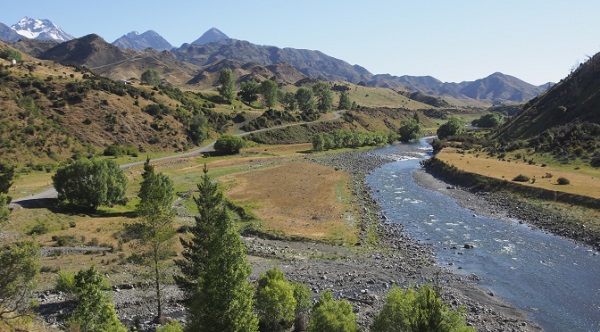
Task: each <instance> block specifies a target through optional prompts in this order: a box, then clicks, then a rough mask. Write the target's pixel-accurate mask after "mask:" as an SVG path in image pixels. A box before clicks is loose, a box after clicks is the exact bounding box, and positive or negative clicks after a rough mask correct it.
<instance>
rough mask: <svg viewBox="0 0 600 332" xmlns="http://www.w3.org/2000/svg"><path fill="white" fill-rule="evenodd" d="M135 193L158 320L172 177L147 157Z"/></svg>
mask: <svg viewBox="0 0 600 332" xmlns="http://www.w3.org/2000/svg"><path fill="white" fill-rule="evenodd" d="M142 178H143V179H144V180H143V181H142V184H141V187H140V191H139V193H138V197H139V198H140V203H139V204H138V206H137V212H138V215H139V216H140V217H141V220H142V221H141V226H142V227H141V229H143V232H142V234H141V242H142V244H144V245H145V247H146V248H147V253H148V254H149V257H150V258H151V260H152V274H153V277H154V285H155V290H156V306H157V316H156V318H157V321H160V320H161V317H162V302H161V281H163V280H164V279H165V271H164V268H163V266H162V264H161V261H162V260H164V259H166V258H167V257H168V256H169V254H170V253H171V251H172V250H173V241H172V239H173V235H175V229H174V228H173V211H172V208H171V206H172V204H173V199H174V197H175V196H174V193H175V189H174V186H173V181H172V180H171V179H170V178H169V177H168V176H166V175H164V174H162V173H158V174H156V173H155V172H154V167H153V166H152V165H150V160H149V159H147V160H146V162H145V163H144V173H143V174H142Z"/></svg>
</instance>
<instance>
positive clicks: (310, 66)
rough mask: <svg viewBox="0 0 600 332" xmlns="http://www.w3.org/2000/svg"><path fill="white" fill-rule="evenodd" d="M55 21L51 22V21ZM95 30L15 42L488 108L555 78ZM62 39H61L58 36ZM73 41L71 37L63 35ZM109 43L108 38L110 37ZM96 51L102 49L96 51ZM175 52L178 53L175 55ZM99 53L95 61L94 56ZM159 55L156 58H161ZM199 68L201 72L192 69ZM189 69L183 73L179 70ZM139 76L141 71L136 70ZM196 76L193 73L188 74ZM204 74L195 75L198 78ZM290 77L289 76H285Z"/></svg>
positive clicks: (67, 54) (100, 63) (37, 52)
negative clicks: (472, 76) (380, 67)
mask: <svg viewBox="0 0 600 332" xmlns="http://www.w3.org/2000/svg"><path fill="white" fill-rule="evenodd" d="M50 23H51V22H50ZM3 36H4V37H5V40H7V41H13V42H14V41H15V39H14V36H9V35H4V34H3V35H0V37H3ZM91 36H95V35H88V36H84V37H81V38H78V39H80V41H77V42H74V43H68V42H67V43H68V44H69V46H68V47H67V48H66V49H65V48H64V47H63V48H59V49H57V50H54V51H53V52H50V53H47V54H42V53H45V52H48V51H49V50H48V48H47V46H48V45H47V44H46V45H41V44H32V43H31V42H30V43H21V44H20V45H18V43H17V44H15V47H17V48H19V49H21V50H22V51H24V52H28V53H29V54H30V55H33V56H40V57H42V58H46V59H52V60H55V61H59V62H61V63H63V64H76V63H79V64H87V66H88V67H90V68H96V67H101V68H103V70H102V71H96V72H97V73H99V74H102V75H108V76H109V77H111V78H113V79H124V77H123V76H124V75H119V72H123V71H125V72H131V67H132V66H131V65H130V64H129V65H127V68H121V67H120V66H119V65H120V63H121V61H126V60H128V61H137V60H138V59H139V58H146V57H154V56H153V55H152V54H151V53H152V50H157V51H166V52H168V53H169V54H167V55H163V57H164V58H172V59H177V60H178V62H173V61H170V62H168V63H167V64H166V65H165V64H161V63H143V64H141V65H139V66H140V67H144V66H145V65H148V66H158V67H159V68H160V67H162V71H163V73H166V72H175V74H173V75H171V77H172V79H173V81H172V83H174V84H177V85H179V86H180V85H182V84H184V83H185V82H187V81H189V80H190V79H192V78H193V77H196V76H199V75H202V73H203V71H202V69H198V68H200V67H202V68H204V67H210V66H213V65H216V64H217V63H219V62H221V61H223V60H232V61H237V62H240V63H242V64H255V65H260V66H263V67H268V66H272V65H279V64H284V63H285V64H287V65H289V66H291V67H292V68H294V69H295V70H296V71H299V72H300V73H302V74H303V75H305V76H306V77H309V78H312V79H318V80H329V81H347V82H349V83H353V84H357V85H365V86H372V87H381V88H389V89H394V90H396V91H409V92H418V93H422V94H425V95H429V96H433V97H439V98H443V99H444V100H445V101H446V102H448V103H450V104H452V105H455V106H475V107H484V106H489V105H491V104H499V103H519V102H525V101H528V100H529V99H531V98H533V97H535V96H536V95H538V94H540V93H542V92H544V91H545V90H547V88H548V87H549V86H551V85H552V83H548V84H545V85H542V86H534V85H531V84H529V83H526V82H524V81H522V80H519V79H518V78H516V77H513V76H510V75H506V74H502V73H493V74H491V75H489V76H488V77H485V78H482V79H478V80H475V81H464V82H460V83H448V82H441V81H439V80H438V79H436V78H434V77H431V76H392V75H388V74H377V75H375V74H372V73H371V72H369V71H368V70H367V69H366V68H364V67H361V66H360V65H351V64H349V63H347V62H346V61H343V60H340V59H336V58H334V57H331V56H329V55H327V54H324V53H322V52H320V51H318V50H307V49H294V48H278V47H275V46H265V45H257V44H253V43H251V42H248V41H244V40H237V39H234V38H230V37H229V36H227V35H226V34H225V33H223V32H222V31H220V30H219V29H217V28H211V29H209V30H208V31H206V32H205V33H204V34H202V35H201V36H200V37H199V38H198V39H196V40H195V41H193V42H191V43H189V44H188V43H185V44H183V45H181V47H172V45H171V44H170V43H169V42H168V41H167V40H165V39H164V38H163V37H162V36H160V35H159V34H158V33H156V32H155V31H152V30H149V31H146V32H144V33H142V34H139V33H137V32H135V31H133V32H130V33H127V34H125V35H123V36H122V37H120V38H119V39H117V40H115V41H114V42H113V43H112V45H113V46H117V47H119V48H120V49H121V50H122V51H124V53H123V54H119V53H118V52H116V51H115V50H114V49H111V48H110V47H107V46H106V45H100V44H99V43H98V41H97V40H96V39H101V38H100V37H99V36H95V37H93V38H92V37H91ZM54 40H58V39H54ZM58 41H60V42H65V41H69V39H68V38H65V39H62V40H58ZM90 43H93V44H94V46H92V45H90ZM104 43H105V42H104ZM128 50H129V51H133V50H137V51H139V52H143V51H146V53H150V54H140V53H135V52H127V51H128ZM90 51H93V52H96V53H98V54H95V55H91V54H89V53H90ZM171 53H172V55H171ZM92 57H93V58H95V59H94V61H92V59H91V58H92ZM155 58H156V57H155ZM190 70H191V71H194V70H195V72H193V73H192V72H190ZM182 71H183V72H185V73H186V74H185V75H184V76H182V77H179V74H178V73H181V72H182ZM130 76H135V75H130ZM187 76H191V77H187ZM197 80H198V79H194V81H197ZM282 80H283V81H285V78H283V79H282Z"/></svg>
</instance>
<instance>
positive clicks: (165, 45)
mask: <svg viewBox="0 0 600 332" xmlns="http://www.w3.org/2000/svg"><path fill="white" fill-rule="evenodd" d="M112 44H113V45H115V46H117V47H120V48H133V49H136V50H144V49H146V48H148V47H151V48H153V49H155V50H159V51H163V50H170V49H172V48H173V45H171V44H170V43H169V42H168V41H166V40H165V39H164V38H163V37H162V36H161V35H159V34H158V33H156V32H155V31H153V30H148V31H146V32H144V33H142V34H140V33H138V32H137V31H132V32H130V33H128V34H126V35H123V36H121V37H120V38H119V39H117V40H115V41H114V42H112Z"/></svg>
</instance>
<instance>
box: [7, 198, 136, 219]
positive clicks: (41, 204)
mask: <svg viewBox="0 0 600 332" xmlns="http://www.w3.org/2000/svg"><path fill="white" fill-rule="evenodd" d="M11 205H13V206H14V205H17V206H20V207H21V208H23V209H48V210H50V211H51V212H52V213H56V214H67V215H87V216H90V217H93V218H112V217H124V218H136V217H137V214H136V213H135V212H134V211H125V212H117V211H105V210H97V211H90V210H89V209H84V208H81V207H78V206H74V205H69V204H61V203H59V201H58V199H56V198H38V199H24V200H21V201H19V202H13V203H11Z"/></svg>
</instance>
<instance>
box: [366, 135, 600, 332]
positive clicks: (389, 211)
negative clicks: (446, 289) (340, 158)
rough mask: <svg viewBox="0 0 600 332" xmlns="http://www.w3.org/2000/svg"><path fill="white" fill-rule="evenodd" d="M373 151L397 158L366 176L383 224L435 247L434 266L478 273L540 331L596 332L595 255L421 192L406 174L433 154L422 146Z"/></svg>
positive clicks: (599, 282)
mask: <svg viewBox="0 0 600 332" xmlns="http://www.w3.org/2000/svg"><path fill="white" fill-rule="evenodd" d="M374 153H377V154H385V155H393V156H395V157H396V159H397V160H398V161H396V162H393V163H389V164H387V165H385V166H383V167H381V168H379V169H377V170H376V171H374V172H373V173H371V174H370V175H369V176H368V177H367V181H368V183H369V185H370V186H371V188H372V189H373V192H374V195H375V197H376V198H377V199H378V200H379V201H380V203H381V206H382V208H383V210H384V212H385V214H386V215H387V217H388V219H389V221H391V222H398V223H401V224H403V226H404V229H405V231H406V232H407V233H408V234H410V235H411V236H412V237H414V238H416V239H419V240H421V241H422V242H426V243H431V244H433V246H434V249H435V252H436V260H437V263H438V265H439V266H442V267H444V268H448V269H450V270H453V271H454V272H456V273H458V274H461V275H470V274H475V275H477V276H478V277H479V278H481V281H480V282H479V283H480V284H481V285H482V286H485V287H487V288H489V289H490V290H491V291H492V292H493V293H494V294H496V295H498V296H501V297H502V298H504V299H506V300H508V301H509V302H511V303H512V304H514V305H515V306H517V307H519V308H521V309H523V310H524V311H526V312H528V313H529V314H530V316H531V317H532V319H533V320H534V321H535V322H537V323H538V324H540V325H541V326H542V327H543V328H544V330H546V331H600V255H599V254H598V253H597V252H596V251H594V250H592V249H591V248H589V247H585V246H581V245H578V244H576V243H574V242H573V241H570V240H567V239H564V238H561V237H558V236H554V235H550V234H547V233H544V232H542V231H539V230H536V229H531V228H530V227H528V226H526V225H523V224H520V223H518V222H517V221H516V220H509V219H495V218H493V217H485V216H479V215H476V214H475V212H473V211H471V210H468V209H465V208H462V207H460V206H459V205H458V204H457V202H456V201H455V200H454V199H452V198H450V197H448V196H445V195H443V194H441V193H438V192H434V191H431V190H428V189H425V188H423V187H421V186H419V185H418V184H417V183H415V181H414V179H413V176H412V174H413V172H414V171H415V170H416V169H418V168H420V165H419V161H420V160H422V159H424V158H427V157H428V156H429V154H430V153H431V150H430V148H429V145H428V144H427V143H425V142H424V141H423V140H421V141H420V142H418V143H414V144H401V145H395V146H390V147H386V148H383V149H379V150H376V151H375V152H374ZM464 244H473V245H474V247H475V248H474V249H468V250H467V249H463V246H464ZM452 247H456V248H458V249H451V248H452Z"/></svg>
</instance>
